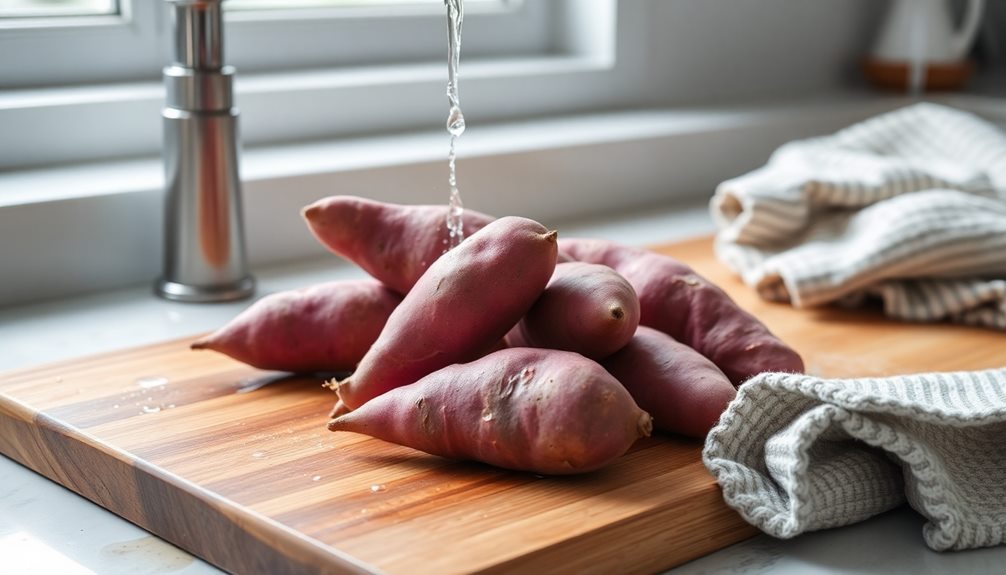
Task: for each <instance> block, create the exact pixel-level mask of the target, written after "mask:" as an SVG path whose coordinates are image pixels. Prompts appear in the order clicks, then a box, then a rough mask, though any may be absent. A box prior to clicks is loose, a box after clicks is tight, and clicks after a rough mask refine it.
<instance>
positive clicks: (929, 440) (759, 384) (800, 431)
mask: <svg viewBox="0 0 1006 575" xmlns="http://www.w3.org/2000/svg"><path fill="white" fill-rule="evenodd" d="M702 458H703V462H704V463H705V465H706V467H707V468H708V469H709V471H710V472H712V474H713V475H714V476H715V477H716V480H717V481H718V482H719V484H720V486H721V487H722V488H723V496H724V499H725V500H726V502H727V504H729V505H730V506H731V507H733V508H734V509H736V510H737V511H738V512H739V513H740V514H741V515H742V516H743V517H744V518H745V519H746V520H747V521H748V522H750V523H751V524H753V525H755V526H757V527H758V528H760V529H762V530H763V531H765V532H766V533H768V534H770V535H773V536H775V537H780V538H790V537H793V536H795V535H798V534H800V533H803V532H806V531H813V530H817V529H824V528H828V527H837V526H840V525H848V524H850V523H854V522H857V521H862V520H864V519H866V518H868V517H871V516H873V515H877V514H878V513H882V512H884V511H887V510H888V509H891V508H893V507H896V506H898V505H901V504H902V503H903V502H904V501H905V500H906V499H907V501H908V503H909V504H910V505H911V506H912V507H913V508H914V509H915V510H916V511H918V512H919V513H921V514H922V515H924V516H925V517H926V518H927V519H928V522H927V523H926V525H925V527H924V528H923V537H924V539H925V542H926V544H927V545H929V547H931V548H932V549H935V550H939V551H942V550H957V549H969V548H974V547H988V546H992V545H999V544H1002V543H1004V542H1006V369H997V370H988V371H977V372H958V373H930V374H923V375H911V376H897V377H889V378H871V379H831V380H826V379H820V378H817V377H812V376H806V375H798V374H786V373H763V374H760V375H756V376H755V377H753V378H752V379H750V380H749V381H748V382H747V383H745V384H744V385H743V386H741V387H740V390H739V392H738V394H737V397H736V398H735V399H734V400H733V402H731V404H730V405H729V407H728V408H727V410H726V412H724V414H723V416H722V417H721V418H720V421H719V424H718V425H717V426H716V427H715V428H713V430H712V431H711V432H710V433H709V436H708V437H707V438H706V445H705V449H704V450H703V453H702Z"/></svg>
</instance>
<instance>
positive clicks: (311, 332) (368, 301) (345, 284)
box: [191, 279, 402, 372]
mask: <svg viewBox="0 0 1006 575" xmlns="http://www.w3.org/2000/svg"><path fill="white" fill-rule="evenodd" d="M401 300H402V296H400V295H398V294H397V293H395V292H393V291H391V290H390V289H388V288H386V287H384V286H383V285H382V284H381V283H380V282H378V281H376V280H371V279H365V280H346V281H334V282H328V283H324V284H319V285H316V286H311V287H307V288H302V289H298V290H291V291H285V292H279V293H275V294H271V295H267V296H265V297H263V298H262V299H260V300H259V301H257V302H255V303H254V304H252V305H251V306H250V307H249V308H248V309H246V310H245V311H243V312H241V313H240V314H239V315H238V316H237V317H235V318H234V319H233V320H231V321H230V322H229V323H228V324H227V325H225V326H224V327H222V328H220V329H219V330H217V331H216V332H214V333H212V334H210V335H208V336H206V337H204V338H202V339H199V340H198V341H196V342H195V343H193V344H192V346H191V347H192V349H209V350H213V351H217V352H220V353H223V354H225V355H228V356H230V357H232V358H234V359H236V360H238V361H241V362H243V363H247V364H248V365H251V366H253V367H257V368H259V369H274V370H280V371H294V372H315V371H347V370H350V369H353V368H354V367H356V364H357V363H359V361H360V360H361V359H362V358H363V356H364V354H365V353H366V352H367V350H368V349H370V346H371V345H372V344H373V343H374V341H376V340H377V336H378V334H380V333H381V329H382V328H383V327H384V324H385V322H387V321H388V317H390V316H391V312H392V311H393V310H394V309H395V307H396V306H398V304H399V302H401Z"/></svg>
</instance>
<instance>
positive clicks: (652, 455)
mask: <svg viewBox="0 0 1006 575" xmlns="http://www.w3.org/2000/svg"><path fill="white" fill-rule="evenodd" d="M661 251H664V252H667V253H670V254H673V255H675V256H677V257H679V258H681V259H683V260H685V261H687V262H689V263H691V264H692V265H693V266H694V267H695V268H696V269H697V270H698V271H699V272H700V273H702V274H704V275H706V276H707V277H709V278H710V279H711V280H713V281H715V282H716V283H718V284H720V285H721V286H723V287H724V288H725V289H726V290H727V291H728V292H729V293H731V295H733V296H734V297H735V298H736V299H737V301H738V302H739V303H740V305H741V306H743V307H745V308H747V309H748V310H750V311H752V312H753V313H754V314H755V315H756V316H758V317H760V318H762V319H763V320H764V321H765V322H766V323H767V324H768V325H769V327H770V328H771V329H772V330H773V331H775V332H776V333H777V334H778V335H780V336H781V337H782V338H783V339H785V340H787V341H789V342H790V343H792V344H793V345H794V346H795V347H796V348H797V349H798V350H799V351H800V352H801V353H802V354H803V356H804V358H805V359H806V363H807V366H808V370H809V371H810V372H812V373H817V374H821V375H825V376H860V375H862V376H876V375H888V374H898V373H909V372H917V371H926V370H954V369H977V368H985V367H993V366H1001V365H1006V338H1004V336H1003V335H1002V334H1000V333H995V332H992V331H984V330H978V329H973V328H964V327H957V326H949V325H909V324H901V323H895V322H891V321H888V320H885V319H883V318H882V317H880V315H879V314H878V313H876V312H875V311H874V312H848V311H839V310H831V309H822V310H814V311H797V310H792V309H789V308H788V307H785V306H781V305H774V304H769V303H766V302H762V301H760V300H758V299H757V298H756V297H755V296H754V295H753V294H752V293H751V292H750V291H749V290H748V289H746V288H745V287H744V286H742V285H741V284H740V283H739V282H738V281H737V280H736V279H734V278H733V277H731V276H730V275H729V274H728V273H727V272H726V271H725V270H724V269H723V268H722V267H721V266H720V265H719V264H717V263H716V262H715V261H714V259H713V257H712V252H711V247H710V242H709V240H708V239H700V240H695V241H690V242H686V243H682V244H678V245H673V246H667V247H665V248H662V249H661ZM187 346H188V341H187V340H186V341H172V342H167V343H163V344H159V345H154V346H149V347H144V348H140V349H132V350H125V351H119V352H115V353H109V354H105V355H101V356H95V357H89V358H84V359H78V360H73V361H68V362H64V363H60V364H56V365H51V366H46V367H39V368H33V369H28V370H21V371H18V372H14V373H9V374H6V375H3V376H0V451H2V452H3V453H4V454H5V455H7V456H8V457H11V458H13V459H15V460H17V461H19V462H20V463H22V464H23V465H26V466H28V467H30V468H32V469H34V470H35V471H37V472H39V473H41V474H43V475H45V476H47V477H49V478H50V479H53V480H54V481H57V482H59V483H61V484H63V485H65V486H66V487H68V488H70V489H72V490H74V491H76V492H77V493H80V494H81V495H83V496H85V497H87V498H88V499H91V500H92V501H94V502H96V503H98V504H99V505H102V506H103V507H105V508H107V509H109V510H111V511H113V512H115V513H117V514H119V515H121V516H122V517H125V518H126V519H128V520H130V521H132V522H134V523H136V524H138V525H140V526H142V527H144V528H146V529H148V530H149V531H151V532H153V533H155V534H157V535H160V536H161V537H163V538H165V539H167V540H169V541H171V542H173V543H175V544H176V545H178V546H180V547H182V548H184V549H186V550H188V551H190V552H192V553H194V554H196V555H199V556H200V557H203V558H204V559H206V560H207V561H209V562H211V563H213V564H215V565H217V566H219V567H221V568H223V569H225V570H228V571H232V572H236V573H328V572H366V571H379V572H388V573H408V574H410V575H414V574H419V573H438V574H440V573H459V572H504V571H523V572H539V573H540V572H545V571H548V572H560V571H562V572H575V573H611V572H619V573H630V572H654V571H659V570H661V569H665V568H669V567H673V566H675V565H679V564H681V563H683V562H686V561H688V560H690V559H693V558H695V557H699V556H701V555H704V554H707V553H709V552H712V551H714V550H716V549H720V548H722V547H724V546H727V545H729V544H732V543H735V542H737V541H740V540H742V539H745V538H747V537H750V536H751V535H753V534H754V533H755V531H754V529H753V528H752V527H750V526H748V525H746V524H745V523H744V522H743V521H742V520H741V519H740V517H739V516H738V515H737V514H736V513H734V512H733V511H732V510H730V509H729V508H727V507H726V506H725V505H724V503H723V501H722V499H721V496H720V492H719V490H718V488H717V487H716V485H715V483H714V482H713V480H712V478H711V476H710V475H709V474H708V473H707V472H706V470H705V468H704V467H703V466H702V464H701V461H700V450H701V445H700V443H699V442H697V441H690V440H685V439H681V438H676V437H669V436H663V437H654V438H649V439H647V440H643V441H640V442H638V443H637V445H636V446H635V447H634V448H633V449H632V450H631V451H630V453H629V454H627V455H626V456H624V457H623V458H621V459H620V460H618V461H617V462H616V463H615V464H613V465H612V466H610V467H609V468H606V469H604V470H601V471H599V472H595V473H592V474H588V475H585V476H580V477H563V478H543V477H537V476H534V475H531V474H526V473H515V472H507V471H502V470H497V469H492V468H490V467H487V466H483V465H480V464H475V463H458V462H451V461H447V460H444V459H440V458H437V457H433V456H429V455H426V454H423V453H419V452H416V451H412V450H410V449H407V448H403V447H399V446H395V445H391V444H387V443H384V442H381V441H378V440H374V439H370V438H366V437H363V436H359V435H355V434H349V433H345V434H333V433H329V432H328V431H326V430H325V427H324V424H325V422H326V414H327V412H328V410H329V408H330V406H331V405H330V404H331V401H332V394H331V392H329V391H327V390H324V389H322V388H321V386H320V385H319V384H320V380H316V379H311V378H288V379H285V380H278V381H273V382H272V383H269V384H268V385H264V386H263V385H262V384H263V383H266V382H268V381H269V380H270V379H269V377H268V375H267V374H264V373H263V372H258V371H256V370H253V369H250V368H247V367H245V366H242V365H240V364H238V363H236V362H233V361H231V360H229V359H227V358H225V357H222V356H219V355H216V354H213V353H208V352H201V353H196V352H190V351H189V350H188V349H187Z"/></svg>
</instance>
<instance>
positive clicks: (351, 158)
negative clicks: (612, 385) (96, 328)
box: [0, 95, 1006, 306]
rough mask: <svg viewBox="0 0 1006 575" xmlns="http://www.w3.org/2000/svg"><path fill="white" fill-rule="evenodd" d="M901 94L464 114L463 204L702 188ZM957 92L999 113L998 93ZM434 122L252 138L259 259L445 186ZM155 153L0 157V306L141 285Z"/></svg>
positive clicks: (156, 247) (705, 191) (253, 231)
mask: <svg viewBox="0 0 1006 575" xmlns="http://www.w3.org/2000/svg"><path fill="white" fill-rule="evenodd" d="M905 103H907V100H905V99H903V98H892V97H883V98H881V97H876V96H861V95H860V96H845V97H840V98H835V97H829V98H821V99H811V100H805V101H801V102H797V103H769V104H762V105H752V106H743V107H741V106H734V107H722V108H707V109H671V110H632V111H623V112H609V113H599V114H583V115H578V116H568V117H562V118H549V119H547V120H535V121H525V122H515V123H506V124H495V125H473V126H472V127H471V129H470V130H469V132H468V133H466V134H465V136H464V137H463V138H462V139H461V141H460V146H459V157H460V160H459V163H458V170H459V175H458V177H459V182H460V185H461V190H462V195H463V198H464V200H465V203H466V206H467V207H469V208H472V209H476V210H479V211H484V212H487V213H490V214H494V215H506V214H521V215H526V216H529V217H533V218H537V219H539V220H541V221H543V222H544V223H546V224H547V225H551V226H555V225H557V224H558V223H562V222H566V221H570V220H575V219H578V218H584V217H591V216H595V217H596V216H598V215H600V214H618V213H624V212H626V211H631V210H634V209H642V208H645V207H646V206H650V205H672V206H673V205H674V204H675V203H676V202H682V201H684V202H687V201H689V200H691V199H696V198H698V199H701V200H703V201H704V200H705V199H707V198H708V197H709V196H710V195H711V193H712V190H713V188H714V187H715V185H716V184H717V183H718V182H720V181H722V180H723V179H726V178H729V177H732V176H735V175H738V174H740V173H743V172H745V171H748V170H750V169H753V168H755V167H757V166H759V165H761V164H762V163H764V161H765V159H766V158H767V157H768V155H769V154H770V153H771V151H772V150H774V149H775V148H776V147H777V146H779V145H780V144H782V143H783V142H786V141H788V140H791V139H794V138H800V137H807V136H810V135H816V134H823V133H829V132H832V131H834V130H836V129H838V128H841V127H843V126H845V125H848V124H850V123H852V122H855V121H858V120H860V119H863V118H866V117H868V116H870V115H873V114H877V113H880V112H883V111H885V110H890V109H893V108H896V107H898V106H901V105H903V104H905ZM951 103H952V104H955V105H958V106H961V107H965V108H970V109H975V110H978V111H979V112H981V113H983V114H984V115H986V116H993V117H995V116H996V115H997V114H998V118H1000V119H1006V104H1004V100H1002V99H989V98H980V97H968V98H965V97H956V98H954V99H953V100H952V101H951ZM447 143H448V137H447V134H446V132H441V131H439V130H437V131H433V132H425V133H411V134H400V135H390V136H381V137H371V138H364V139H352V140H337V141H327V142H316V143H310V144H298V145H287V146H276V147H268V148H252V149H249V150H246V152H245V153H244V154H243V157H242V162H241V166H242V180H243V182H244V201H245V222H246V230H247V234H248V249H249V256H250V260H251V265H252V268H253V271H256V272H257V270H258V269H261V268H262V267H263V266H265V265H270V264H274V263H277V262H284V261H291V260H297V259H303V258H308V257H313V256H318V255H321V254H322V253H324V252H323V250H322V248H321V247H320V246H319V245H318V244H317V242H315V240H314V239H313V238H312V237H311V236H310V234H309V233H308V232H307V229H306V227H305V226H304V224H303V222H302V221H301V218H300V214H299V211H300V208H301V207H302V206H304V205H306V204H308V203H311V202H312V201H314V200H316V199H318V198H321V197H324V196H327V195H333V194H353V195H363V196H367V197H371V198H374V199H378V200H383V201H392V202H401V203H439V202H443V201H445V200H446V197H447V192H446V179H447V174H446V161H445V157H446V152H447ZM161 169H162V168H161V163H160V160H159V159H158V158H153V157H152V158H147V159H140V160H133V161H124V162H115V163H102V164H87V165H75V166H60V167H53V168H51V169H39V170H28V171H15V172H5V173H4V172H0V277H3V278H4V281H3V282H0V306H3V305H14V304H17V303H25V302H30V301H38V300H43V299H52V298H57V297H66V296H70V295H73V294H79V293H83V292H93V291H105V290H109V289H115V288H118V287H122V286H128V285H137V284H148V283H149V282H151V281H153V279H154V278H155V277H156V276H157V275H158V273H159V271H160V265H161V264H160V262H161V236H162V231H161V230H162V226H161V213H162V207H161V199H162V196H163V194H162V189H163V175H162V173H161Z"/></svg>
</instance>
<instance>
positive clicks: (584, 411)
mask: <svg viewBox="0 0 1006 575" xmlns="http://www.w3.org/2000/svg"><path fill="white" fill-rule="evenodd" d="M328 428H329V429H330V430H332V431H353V432H356V433H364V434H367V435H371V436H373V437H377V438H379V439H383V440H386V441H391V442H394V443H398V444H401V445H406V446H409V447H413V448H415V449H419V450H421V451H425V452H427V453H432V454H434V455H440V456H443V457H449V458H453V459H474V460H476V461H482V462H485V463H489V464H491V465H496V466H498V467H505V468H508V469H518V470H526V471H531V472H534V473H542V474H549V475H551V474H568V473H578V472H585V471H591V470H594V469H597V468H599V467H602V466H604V465H606V464H607V463H609V462H610V461H612V460H613V459H615V458H616V457H618V456H620V455H622V454H623V453H625V451H626V450H627V449H628V448H629V447H630V446H631V445H632V443H633V442H634V441H636V439H638V438H639V437H642V436H647V435H649V434H650V430H651V429H652V423H651V420H650V416H649V415H648V414H647V413H646V412H644V411H643V410H641V409H640V408H639V407H638V406H637V405H636V404H635V402H633V400H632V398H631V397H630V396H629V394H628V392H627V391H626V390H625V388H624V387H622V386H621V385H620V384H619V383H618V382H617V381H616V380H615V379H614V378H613V377H612V376H611V375H609V374H608V373H607V372H605V371H604V369H603V368H602V367H601V366H600V365H598V364H597V363H595V362H594V361H592V360H589V359H587V358H585V357H583V356H581V355H578V354H575V353H571V352H565V351H556V350H547V349H531V348H512V349H504V350H501V351H497V352H494V353H492V354H490V355H487V356H485V357H483V358H481V359H478V360H476V361H473V362H471V363H468V364H455V365H451V366H449V367H445V368H443V369H441V370H439V371H436V372H433V373H431V374H430V375H427V376H426V377H424V378H422V379H420V380H419V381H417V382H415V383H413V384H411V385H406V386H404V387H399V388H397V389H394V390H392V391H389V392H388V393H385V394H384V395H381V396H380V397H377V398H374V399H373V400H371V401H370V402H369V403H367V404H366V405H364V406H363V407H361V408H360V409H357V410H356V411H353V412H351V413H348V414H346V415H343V416H341V417H337V418H336V419H333V420H332V421H331V422H329V424H328Z"/></svg>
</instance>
